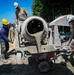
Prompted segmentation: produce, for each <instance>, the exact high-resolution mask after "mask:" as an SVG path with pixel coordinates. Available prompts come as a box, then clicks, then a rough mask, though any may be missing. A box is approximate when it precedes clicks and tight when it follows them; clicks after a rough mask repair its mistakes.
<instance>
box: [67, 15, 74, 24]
mask: <svg viewBox="0 0 74 75" xmlns="http://www.w3.org/2000/svg"><path fill="white" fill-rule="evenodd" d="M71 20H74V16H73V15H68V16H67V18H66V21H67V22H68V23H69V22H70V21H71Z"/></svg>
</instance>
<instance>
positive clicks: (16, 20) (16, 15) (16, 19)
mask: <svg viewBox="0 0 74 75" xmlns="http://www.w3.org/2000/svg"><path fill="white" fill-rule="evenodd" d="M15 17H16V18H15V22H16V25H18V24H19V23H18V13H17V11H16V12H15Z"/></svg>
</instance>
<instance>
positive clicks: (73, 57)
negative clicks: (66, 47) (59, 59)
mask: <svg viewBox="0 0 74 75" xmlns="http://www.w3.org/2000/svg"><path fill="white" fill-rule="evenodd" d="M70 63H71V64H72V66H73V67H74V52H73V53H72V54H71V56H70Z"/></svg>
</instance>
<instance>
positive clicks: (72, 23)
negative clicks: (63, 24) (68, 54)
mask: <svg viewBox="0 0 74 75" xmlns="http://www.w3.org/2000/svg"><path fill="white" fill-rule="evenodd" d="M66 21H67V23H69V25H70V26H71V30H72V31H71V36H70V38H69V40H68V41H67V42H65V43H63V46H69V45H70V44H71V42H72V40H73V39H74V16H73V15H68V16H67V18H66ZM72 45H73V43H72Z"/></svg>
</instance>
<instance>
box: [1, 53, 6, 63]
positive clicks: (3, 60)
mask: <svg viewBox="0 0 74 75" xmlns="http://www.w3.org/2000/svg"><path fill="white" fill-rule="evenodd" d="M1 61H2V62H4V63H6V62H7V60H6V59H5V57H4V54H2V58H1Z"/></svg>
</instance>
